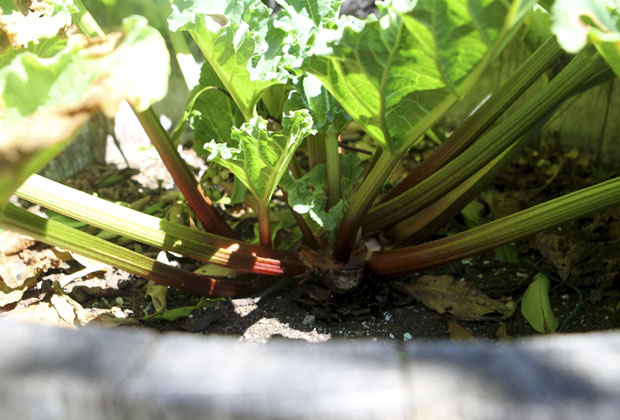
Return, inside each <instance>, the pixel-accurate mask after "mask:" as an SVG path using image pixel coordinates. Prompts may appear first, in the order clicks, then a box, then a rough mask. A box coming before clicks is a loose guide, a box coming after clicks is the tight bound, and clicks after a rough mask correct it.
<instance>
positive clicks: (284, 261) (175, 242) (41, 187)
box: [16, 175, 306, 276]
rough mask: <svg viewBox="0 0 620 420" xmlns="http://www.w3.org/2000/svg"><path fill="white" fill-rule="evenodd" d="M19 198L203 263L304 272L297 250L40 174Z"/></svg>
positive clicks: (247, 269)
mask: <svg viewBox="0 0 620 420" xmlns="http://www.w3.org/2000/svg"><path fill="white" fill-rule="evenodd" d="M16 194H17V195H18V196H19V197H21V198H23V199H25V200H28V201H31V202H33V203H36V204H39V205H41V206H43V207H45V208H48V209H50V210H53V211H55V212H58V213H60V214H63V215H65V216H67V217H72V218H74V219H77V220H80V221H82V222H84V223H88V224H90V225H93V226H96V227H98V228H100V229H104V230H106V231H110V232H114V233H116V234H119V235H121V236H124V237H126V238H129V239H132V240H134V241H137V242H141V243H144V244H147V245H150V246H153V247H156V248H160V249H164V250H167V251H172V252H176V253H179V254H182V255H185V256H187V257H189V258H194V259H196V260H199V261H203V262H207V263H212V264H218V265H222V266H225V267H228V268H232V269H235V270H239V271H245V272H252V273H260V274H269V275H287V276H294V275H297V274H301V273H303V272H304V271H305V270H306V267H305V265H304V264H303V263H302V262H301V260H300V259H299V257H298V255H297V253H295V252H292V251H286V250H279V249H268V248H264V247H261V246H257V245H250V244H246V243H243V242H237V241H234V240H231V239H229V238H224V237H221V236H217V235H213V234H210V233H206V232H202V231H199V230H195V229H190V228H188V227H186V226H182V225H179V224H176V223H171V222H169V221H166V220H162V219H159V218H157V217H154V216H150V215H147V214H144V213H141V212H139V211H136V210H132V209H130V208H127V207H123V206H120V205H118V204H114V203H111V202H109V201H106V200H103V199H100V198H97V197H94V196H92V195H89V194H86V193H84V192H82V191H78V190H75V189H73V188H69V187H67V186H65V185H62V184H59V183H57V182H54V181H51V180H49V179H46V178H43V177H41V176H39V175H33V176H31V177H30V178H28V180H26V182H25V183H24V184H23V185H22V186H21V187H20V188H19V189H18V190H17V191H16Z"/></svg>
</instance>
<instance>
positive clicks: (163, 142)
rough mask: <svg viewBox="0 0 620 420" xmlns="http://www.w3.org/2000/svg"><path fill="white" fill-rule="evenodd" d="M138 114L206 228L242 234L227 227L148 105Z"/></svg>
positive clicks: (235, 234)
mask: <svg viewBox="0 0 620 420" xmlns="http://www.w3.org/2000/svg"><path fill="white" fill-rule="evenodd" d="M136 116H137V117H138V120H139V121H140V123H141V124H142V127H143V128H144V131H146V134H147V135H148V136H149V139H151V143H153V146H155V149H157V153H159V156H161V159H162V161H163V162H164V165H166V168H167V169H168V172H170V174H171V175H172V178H173V179H174V182H175V183H176V185H177V186H178V187H179V190H181V193H183V196H185V198H186V199H187V203H188V204H189V206H190V207H191V208H192V210H193V211H194V213H196V217H198V219H199V220H200V221H201V222H202V224H203V225H204V227H205V228H206V229H207V230H208V231H209V232H211V233H215V234H216V235H221V236H227V237H229V238H234V239H238V238H239V235H237V233H236V232H235V231H234V230H232V229H231V227H230V226H228V224H227V223H226V221H225V220H224V218H223V217H222V216H221V215H220V214H219V213H218V211H217V210H216V209H215V207H214V206H213V203H212V202H211V199H210V198H209V197H207V195H206V194H205V192H204V190H203V189H202V187H201V186H200V184H199V183H198V182H197V181H196V178H194V175H193V174H192V172H191V170H190V169H189V167H188V166H187V164H186V163H185V161H184V160H183V158H182V157H181V156H180V155H179V153H178V152H177V151H176V149H175V147H174V145H173V144H172V141H171V140H170V137H169V136H168V133H166V130H164V128H163V127H162V126H161V124H160V123H159V120H158V118H157V115H156V114H155V112H154V111H153V109H152V108H149V109H148V110H146V111H144V112H136Z"/></svg>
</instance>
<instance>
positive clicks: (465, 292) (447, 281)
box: [395, 275, 514, 321]
mask: <svg viewBox="0 0 620 420" xmlns="http://www.w3.org/2000/svg"><path fill="white" fill-rule="evenodd" d="M395 286H396V287H397V288H399V289H401V290H403V291H405V292H407V293H409V294H410V295H411V296H413V297H415V298H416V299H418V300H419V301H420V302H422V303H423V304H424V305H425V306H427V307H429V308H430V309H432V310H434V311H437V312H438V313H440V314H443V313H446V312H447V313H449V314H451V315H453V316H454V317H456V318H458V319H461V320H464V321H477V320H488V319H498V318H499V319H502V318H507V317H509V316H511V315H512V314H513V312H514V308H512V309H510V308H508V307H507V306H506V304H504V303H502V302H500V301H497V300H494V299H491V298H489V297H488V296H486V295H485V294H484V293H482V292H481V291H480V290H479V289H477V288H475V287H473V286H471V285H470V284H469V283H467V282H465V281H457V280H455V279H454V278H453V277H452V276H448V275H444V276H422V277H420V278H418V279H415V280H413V281H412V282H411V283H409V284H404V285H402V284H401V285H395Z"/></svg>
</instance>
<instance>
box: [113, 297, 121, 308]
mask: <svg viewBox="0 0 620 420" xmlns="http://www.w3.org/2000/svg"><path fill="white" fill-rule="evenodd" d="M114 301H115V302H116V304H117V305H119V306H120V305H122V304H123V298H122V297H120V296H118V297H117V298H116V299H115V300H114Z"/></svg>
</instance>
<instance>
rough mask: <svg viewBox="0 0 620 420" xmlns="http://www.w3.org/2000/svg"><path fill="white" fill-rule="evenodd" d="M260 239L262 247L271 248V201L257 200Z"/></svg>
mask: <svg viewBox="0 0 620 420" xmlns="http://www.w3.org/2000/svg"><path fill="white" fill-rule="evenodd" d="M257 204H258V207H257V209H256V213H257V215H258V237H259V240H260V244H261V245H262V246H265V247H268V248H270V247H271V212H270V211H269V201H267V202H265V201H262V200H257Z"/></svg>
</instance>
